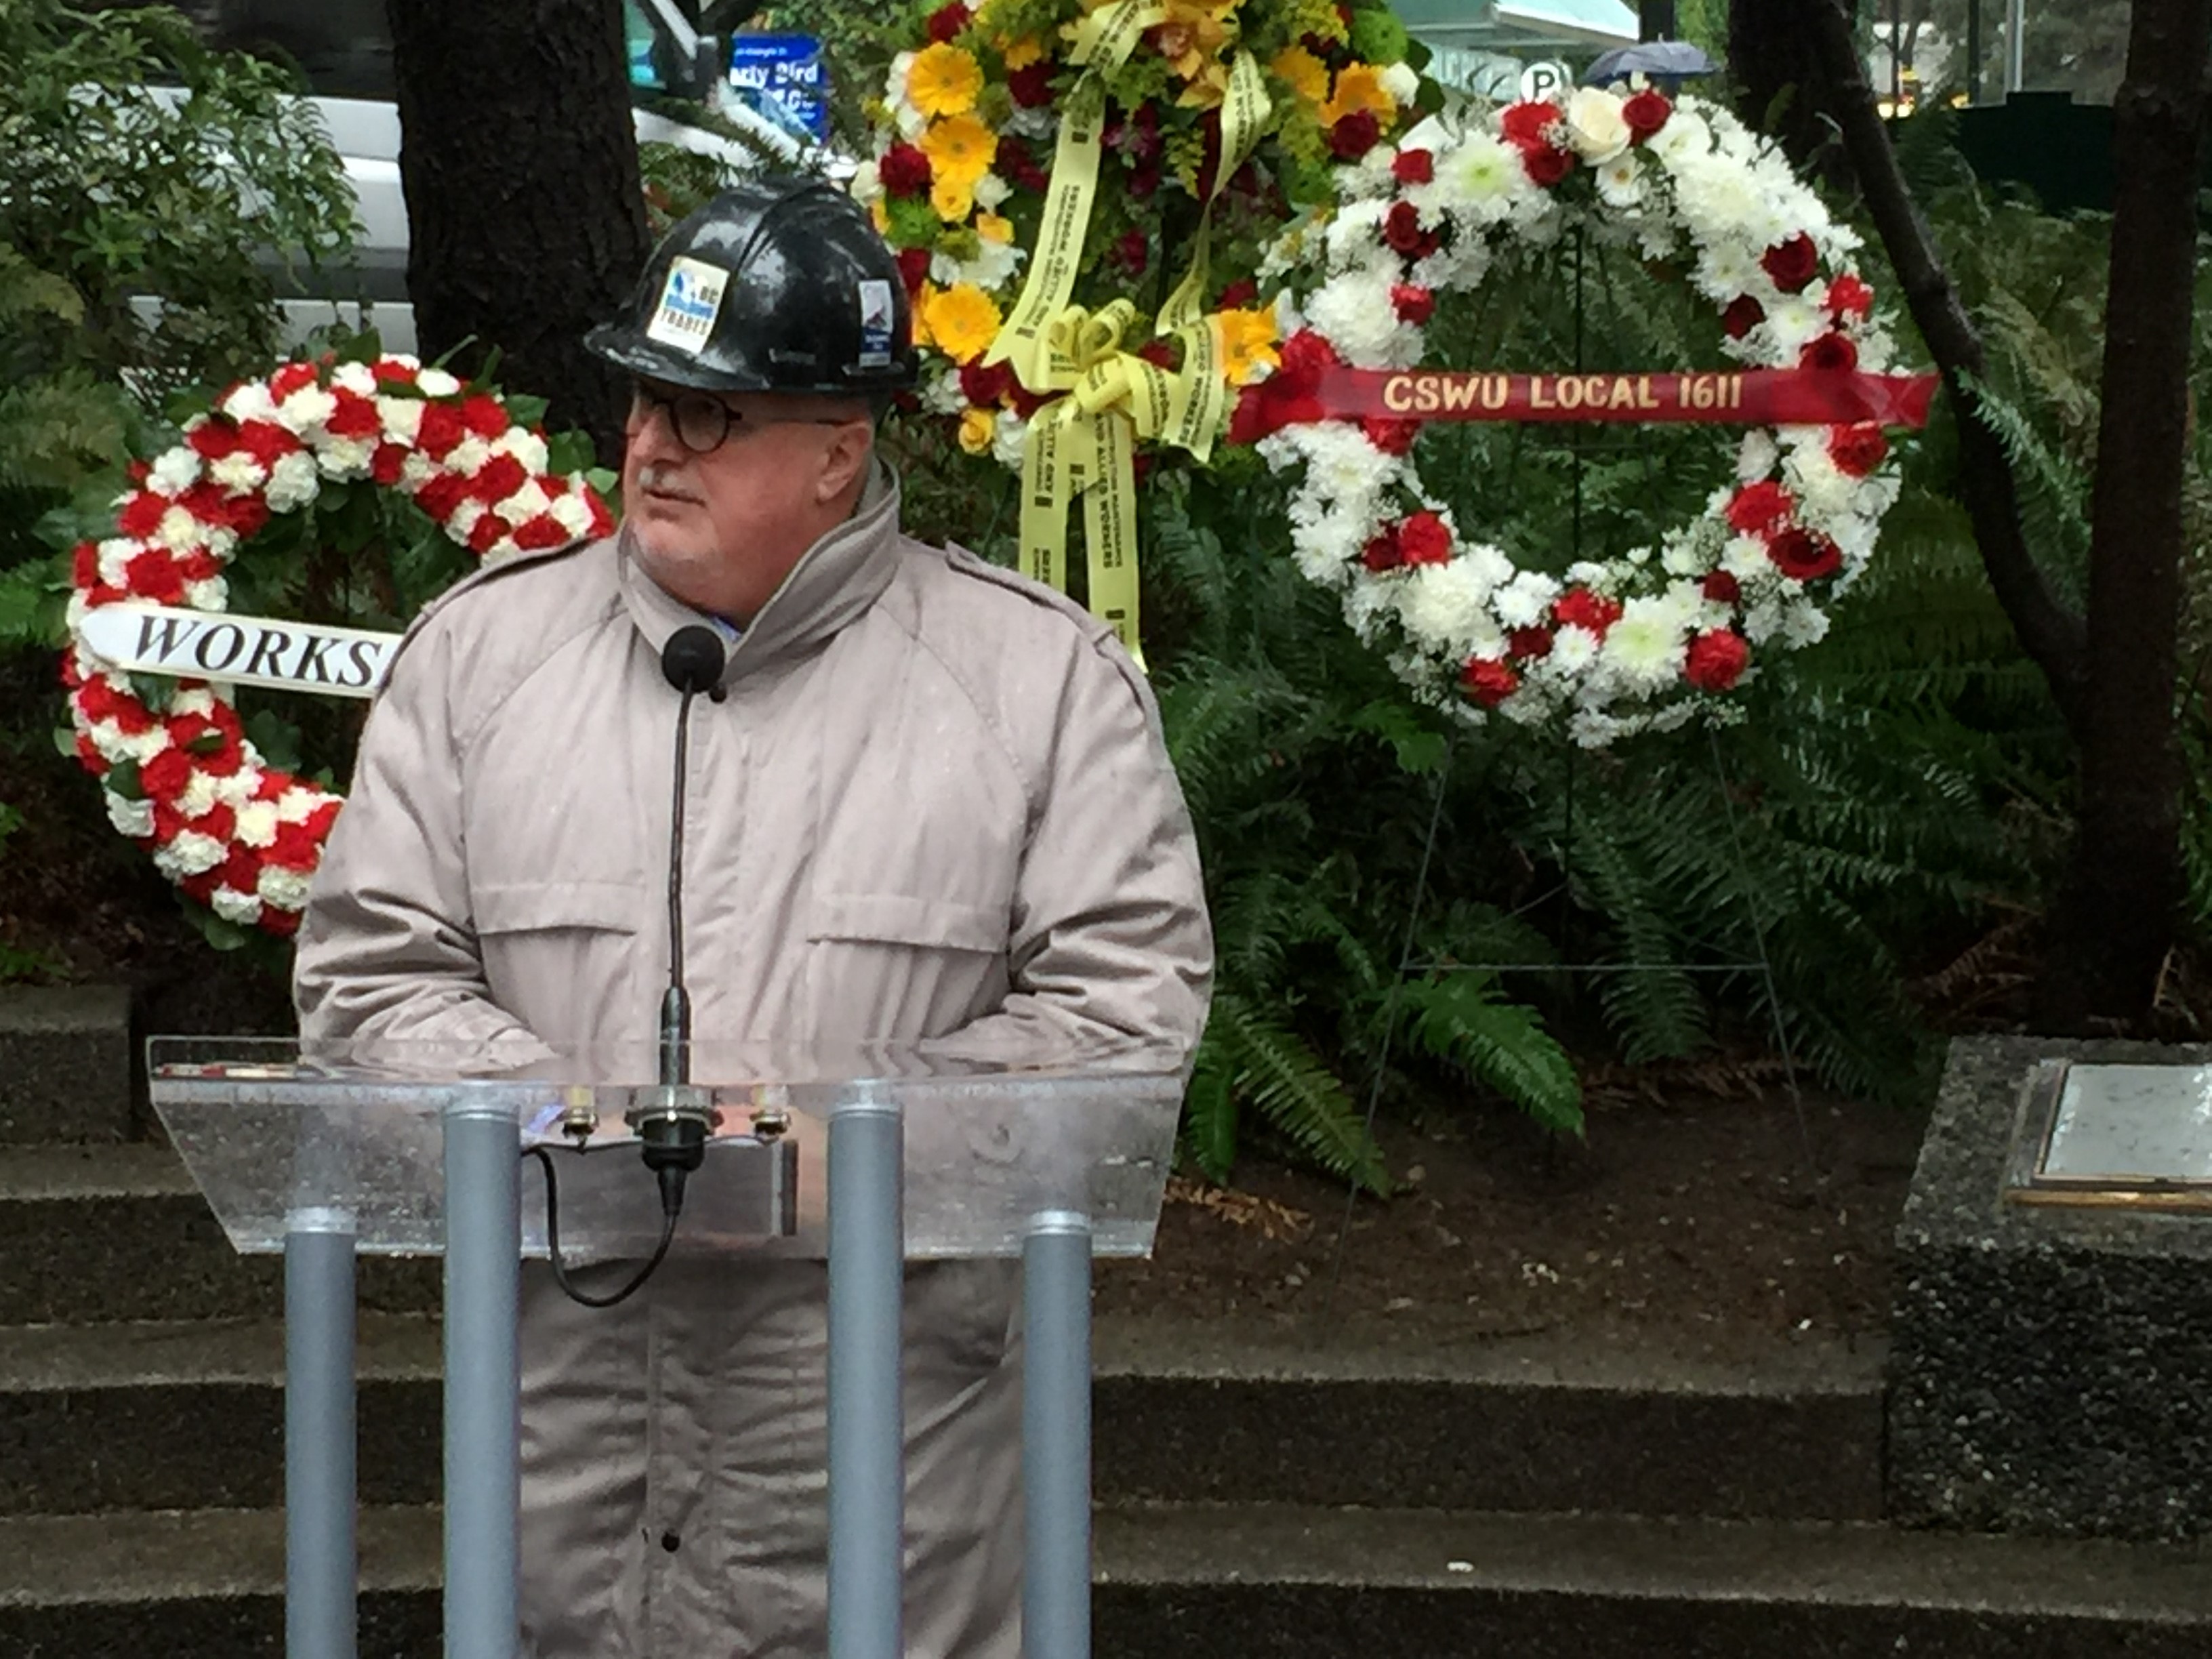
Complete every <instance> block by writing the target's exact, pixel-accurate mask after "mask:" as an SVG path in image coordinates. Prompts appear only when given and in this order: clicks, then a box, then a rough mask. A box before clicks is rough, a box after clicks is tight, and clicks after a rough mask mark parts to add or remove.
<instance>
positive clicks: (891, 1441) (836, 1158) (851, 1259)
mask: <svg viewBox="0 0 2212 1659" xmlns="http://www.w3.org/2000/svg"><path fill="white" fill-rule="evenodd" d="M902 1139H903V1138H902V1133H901V1126H900V1121H899V1112H898V1108H897V1107H896V1106H895V1105H891V1104H888V1103H875V1102H866V1101H863V1102H857V1103H854V1104H851V1105H841V1106H838V1107H836V1109H833V1110H832V1112H831V1114H830V1118H829V1659H900V1656H901V1653H902V1625H901V1615H902V1608H901V1606H900V1600H901V1591H902V1588H903V1583H902V1581H903V1578H904V1571H903V1568H904V1552H905V1537H904V1533H905V1526H906V1425H905V1413H904V1410H903V1407H902V1399H901V1377H900V1364H901V1360H902V1353H901V1346H902V1344H901V1336H900V1325H901V1317H900V1316H901V1309H902V1295H901V1290H902V1279H903V1276H904V1261H905V1242H906V1241H905V1231H906V1230H905V1226H904V1225H903V1221H902V1206H901V1188H900V1182H901V1163H902V1154H903V1146H902Z"/></svg>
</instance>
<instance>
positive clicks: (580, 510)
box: [547, 490, 592, 536]
mask: <svg viewBox="0 0 2212 1659" xmlns="http://www.w3.org/2000/svg"><path fill="white" fill-rule="evenodd" d="M547 510H548V511H549V512H550V513H552V514H553V522H554V523H556V524H557V525H559V526H561V528H562V529H563V530H565V531H567V532H568V533H569V534H570V535H571V536H588V535H590V534H591V533H592V509H591V508H590V507H587V506H586V505H585V502H584V498H583V496H582V495H580V494H578V493H577V492H575V491H574V490H570V491H568V493H566V494H564V495H556V496H555V497H554V498H553V505H552V506H551V507H550V508H548V509H547Z"/></svg>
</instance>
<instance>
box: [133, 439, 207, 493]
mask: <svg viewBox="0 0 2212 1659" xmlns="http://www.w3.org/2000/svg"><path fill="white" fill-rule="evenodd" d="M199 480H200V457H199V452H198V451H197V450H196V449H191V448H189V447H186V446H185V445H183V444H179V445H178V446H177V447H175V448H174V449H168V450H164V451H162V453H161V459H159V460H158V461H155V463H154V465H153V466H152V467H151V468H149V470H148V471H147V474H146V482H147V483H148V484H149V486H150V487H151V488H153V489H158V490H160V491H161V494H163V495H183V494H184V493H185V491H186V490H187V489H191V487H192V486H193V485H194V484H196V483H198V482H199Z"/></svg>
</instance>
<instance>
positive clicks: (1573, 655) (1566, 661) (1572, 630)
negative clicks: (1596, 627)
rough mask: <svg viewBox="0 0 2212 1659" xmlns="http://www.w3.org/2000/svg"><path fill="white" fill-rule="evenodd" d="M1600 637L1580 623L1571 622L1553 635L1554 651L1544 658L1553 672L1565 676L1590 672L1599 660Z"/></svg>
mask: <svg viewBox="0 0 2212 1659" xmlns="http://www.w3.org/2000/svg"><path fill="white" fill-rule="evenodd" d="M1598 650H1599V645H1598V637H1597V635H1595V634H1593V633H1591V632H1590V630H1589V629H1587V628H1584V627H1583V626H1582V625H1581V624H1579V623H1569V624H1568V625H1567V626H1566V627H1565V628H1562V629H1559V632H1558V633H1556V634H1554V635H1552V653H1551V655H1550V656H1548V657H1547V658H1545V659H1544V660H1545V661H1546V662H1547V663H1548V664H1549V665H1551V666H1552V669H1553V671H1555V672H1557V673H1559V675H1561V676H1562V677H1564V678H1569V679H1576V678H1581V677H1582V676H1583V674H1586V673H1588V672H1589V665H1591V664H1592V663H1594V662H1595V661H1596V660H1597V653H1598Z"/></svg>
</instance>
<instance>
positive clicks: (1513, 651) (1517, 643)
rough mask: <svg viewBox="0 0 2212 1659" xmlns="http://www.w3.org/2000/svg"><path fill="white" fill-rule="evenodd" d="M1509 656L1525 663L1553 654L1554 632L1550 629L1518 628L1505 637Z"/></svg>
mask: <svg viewBox="0 0 2212 1659" xmlns="http://www.w3.org/2000/svg"><path fill="white" fill-rule="evenodd" d="M1505 650H1506V653H1507V654H1508V655H1509V656H1513V657H1517V658H1519V659H1521V660H1522V661H1523V662H1528V661H1530V660H1533V659H1535V658H1537V657H1548V656H1550V655H1551V654H1552V630H1551V629H1548V628H1516V629H1514V630H1513V631H1512V632H1511V633H1510V634H1508V635H1506V636H1505Z"/></svg>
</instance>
